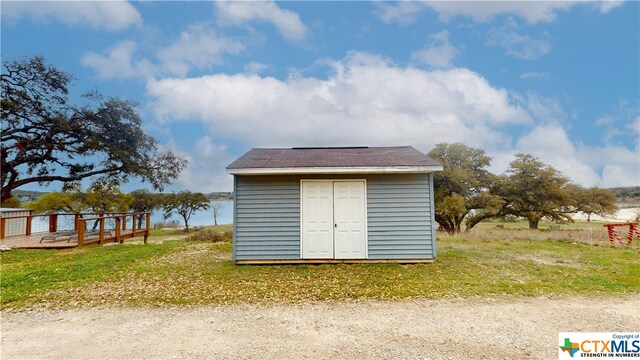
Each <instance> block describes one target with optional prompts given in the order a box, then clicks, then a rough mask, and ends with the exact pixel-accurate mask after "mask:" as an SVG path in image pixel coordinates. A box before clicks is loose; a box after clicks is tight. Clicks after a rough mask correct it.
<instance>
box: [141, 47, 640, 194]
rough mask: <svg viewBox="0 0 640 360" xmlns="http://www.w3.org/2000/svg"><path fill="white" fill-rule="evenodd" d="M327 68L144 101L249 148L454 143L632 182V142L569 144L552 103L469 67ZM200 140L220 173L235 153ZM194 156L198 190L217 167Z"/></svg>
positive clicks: (349, 62)
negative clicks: (323, 72)
mask: <svg viewBox="0 0 640 360" xmlns="http://www.w3.org/2000/svg"><path fill="white" fill-rule="evenodd" d="M330 63H331V65H332V66H333V69H334V72H333V73H332V74H331V75H330V76H328V77H327V78H317V77H312V76H303V75H301V74H299V73H296V74H293V75H291V76H289V78H288V79H286V80H279V79H275V78H272V77H266V76H257V75H247V74H235V75H227V74H215V75H209V76H202V77H197V78H187V79H180V78H173V79H163V80H157V81H156V80H153V81H150V82H148V85H147V92H148V95H149V97H150V99H151V103H150V104H149V105H150V107H151V109H153V111H155V113H156V115H157V117H158V119H160V121H163V122H181V121H185V122H191V121H198V122H201V123H203V124H205V125H206V127H207V129H208V132H209V133H210V134H216V136H219V137H220V138H224V139H226V141H228V142H229V143H234V144H239V145H241V146H245V147H256V146H267V147H268V146H286V147H288V146H346V145H354V144H358V145H362V144H365V145H370V146H381V145H402V144H409V145H413V146H416V148H418V149H419V150H421V151H423V152H426V151H428V150H430V149H431V148H432V147H433V146H434V145H435V144H436V143H440V142H457V141H460V142H464V143H466V144H467V145H469V146H473V147H479V148H483V149H485V150H487V152H488V153H489V154H491V155H492V156H493V157H494V162H493V164H494V165H493V166H492V170H493V171H496V172H502V171H504V170H505V169H506V167H507V165H508V163H509V162H510V161H511V160H513V155H514V154H515V153H517V152H527V153H531V154H533V155H535V156H538V157H539V158H540V159H541V160H542V161H543V162H545V163H548V164H550V165H552V166H554V167H556V168H557V169H558V170H560V171H562V172H563V173H565V174H566V175H567V176H568V177H570V178H571V179H572V180H573V181H575V182H577V183H579V184H581V185H584V186H592V185H599V186H617V185H636V184H637V183H638V176H637V174H638V172H639V171H640V170H639V164H638V155H637V154H638V148H637V146H638V145H637V144H636V148H635V149H631V148H629V147H628V146H622V145H612V144H606V145H604V146H587V145H584V144H582V143H579V142H575V141H572V140H571V138H570V137H569V135H568V134H567V132H566V130H565V129H564V128H563V126H562V125H561V120H562V119H564V118H565V117H566V113H565V112H564V110H563V108H562V105H561V104H560V103H559V102H558V101H557V100H555V99H550V98H544V97H541V96H538V95H536V94H528V95H527V96H526V97H524V98H522V99H520V98H515V97H513V96H511V94H509V93H508V92H507V91H506V90H504V89H499V88H495V87H494V86H492V85H491V84H490V83H488V82H487V81H486V80H485V79H484V78H483V77H482V76H480V75H479V74H477V73H474V72H472V71H470V70H468V69H460V68H454V69H448V70H432V71H427V70H423V69H418V68H412V67H406V68H405V67H399V66H396V65H394V64H392V63H390V62H389V61H388V60H386V59H384V58H382V57H379V56H375V55H370V54H365V53H351V54H349V56H347V57H346V58H345V59H342V60H340V61H333V62H330ZM532 118H535V119H538V120H541V118H545V120H544V121H537V122H536V123H532V122H531V119H532ZM505 126H509V127H512V126H521V127H523V130H524V133H523V135H520V136H518V137H516V138H512V137H511V136H510V135H509V134H508V133H507V130H506V129H505ZM635 129H636V127H635V125H634V127H633V130H632V131H635ZM202 141H203V144H199V145H198V146H199V149H211V150H210V151H205V150H198V152H200V153H202V154H208V153H212V154H215V156H214V155H211V156H209V157H208V158H207V157H203V158H205V159H213V157H215V158H216V159H225V161H222V160H220V161H219V163H218V164H217V165H210V166H211V170H206V171H207V174H209V173H211V174H215V173H217V172H218V171H222V169H223V165H226V164H227V163H228V162H230V160H231V156H228V155H226V150H224V148H223V147H221V146H219V145H211V144H210V143H211V142H210V141H204V140H202ZM205 145H206V146H205ZM198 156H200V155H198ZM198 156H192V158H193V159H195V160H194V161H198V164H200V165H194V167H193V168H192V169H193V170H192V173H189V172H187V175H185V176H186V178H185V180H184V182H185V183H187V182H189V183H190V184H196V181H198V180H197V179H196V178H197V177H198V174H200V178H205V180H202V179H201V181H202V182H201V183H200V184H201V185H198V186H205V185H206V184H208V183H210V182H212V181H209V180H206V178H207V176H209V175H207V176H202V175H201V174H202V173H201V172H199V170H198V172H197V171H196V170H195V169H200V168H203V167H205V166H209V165H207V164H204V163H205V162H207V163H211V164H213V163H214V161H213V160H199V159H196V157H198ZM187 179H191V180H187ZM216 181H217V180H216Z"/></svg>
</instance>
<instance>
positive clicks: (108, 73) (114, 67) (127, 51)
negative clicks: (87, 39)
mask: <svg viewBox="0 0 640 360" xmlns="http://www.w3.org/2000/svg"><path fill="white" fill-rule="evenodd" d="M135 50H136V43H135V41H123V42H120V43H118V44H116V45H115V46H114V47H112V48H110V49H109V50H108V51H106V52H105V55H102V54H98V53H95V52H89V53H87V54H86V55H84V56H83V57H82V63H83V64H84V65H85V66H88V67H90V68H93V69H94V70H95V71H96V72H97V75H98V77H100V78H102V79H127V78H132V77H137V76H147V75H150V74H151V73H152V72H153V65H151V64H150V63H148V62H147V61H144V60H142V61H140V62H134V60H133V55H134V52H135Z"/></svg>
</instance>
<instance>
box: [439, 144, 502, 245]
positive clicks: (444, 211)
mask: <svg viewBox="0 0 640 360" xmlns="http://www.w3.org/2000/svg"><path fill="white" fill-rule="evenodd" d="M428 155H429V156H430V157H432V158H434V159H436V160H438V161H440V162H441V163H442V166H443V171H441V172H436V173H435V174H434V176H433V180H434V188H435V197H434V199H435V219H436V222H438V225H440V227H441V228H442V229H444V230H445V231H447V233H449V234H454V233H458V232H460V231H461V226H462V224H463V222H466V227H467V230H468V229H471V228H473V226H475V225H476V224H477V223H478V222H480V221H481V220H482V219H485V218H488V217H491V216H493V215H495V214H496V213H497V212H498V211H499V210H500V207H501V205H502V203H501V199H500V197H498V196H495V195H492V194H490V193H489V187H490V186H491V184H492V183H493V181H494V179H495V176H494V175H493V174H491V173H490V172H489V171H488V170H487V167H488V166H489V165H490V164H491V158H490V157H489V156H487V155H486V154H485V152H484V150H481V149H475V148H471V147H468V146H466V145H464V144H461V143H455V144H447V143H442V144H438V145H436V147H435V148H434V149H433V150H431V151H430V152H429V154H428ZM465 219H466V220H465Z"/></svg>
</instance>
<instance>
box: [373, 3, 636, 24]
mask: <svg viewBox="0 0 640 360" xmlns="http://www.w3.org/2000/svg"><path fill="white" fill-rule="evenodd" d="M623 3H624V2H623V1H620V0H605V1H600V2H596V3H595V4H596V6H594V8H595V9H596V11H600V12H601V13H603V14H606V13H608V12H609V11H611V10H612V9H614V8H617V7H618V6H620V5H622V4H623ZM589 4H594V3H592V2H590V1H484V0H470V1H425V2H419V1H399V2H395V3H387V2H381V3H378V4H376V7H377V9H376V13H377V14H378V16H379V17H380V19H381V20H382V21H384V22H385V23H393V22H395V23H399V24H401V25H408V24H411V23H413V22H414V21H415V20H416V19H417V17H418V15H419V14H420V13H422V12H423V11H424V10H425V9H426V8H427V7H428V8H431V9H432V10H434V11H435V12H436V13H437V14H438V17H439V19H440V20H441V21H449V20H450V19H451V18H453V17H456V16H462V17H467V18H471V19H472V20H474V21H476V22H488V21H491V20H493V19H495V17H497V16H500V15H515V16H517V17H519V18H521V19H523V20H525V21H526V22H527V23H530V24H534V23H538V22H552V21H554V20H555V19H556V17H557V15H558V13H559V12H561V11H568V10H570V9H571V8H572V7H574V6H575V5H589Z"/></svg>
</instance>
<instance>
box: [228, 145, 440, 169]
mask: <svg viewBox="0 0 640 360" xmlns="http://www.w3.org/2000/svg"><path fill="white" fill-rule="evenodd" d="M440 165H441V164H440V163H439V162H437V161H435V160H433V159H432V158H430V157H428V156H427V155H425V154H423V153H421V152H419V151H418V150H416V149H414V148H413V147H412V146H395V147H326V148H292V149H251V150H249V152H247V153H246V154H244V155H242V156H241V157H240V158H239V159H238V160H236V161H234V162H233V163H231V164H230V165H229V166H227V169H251V168H298V167H301V168H304V167H370V166H376V167H377V166H381V167H385V166H440Z"/></svg>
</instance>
